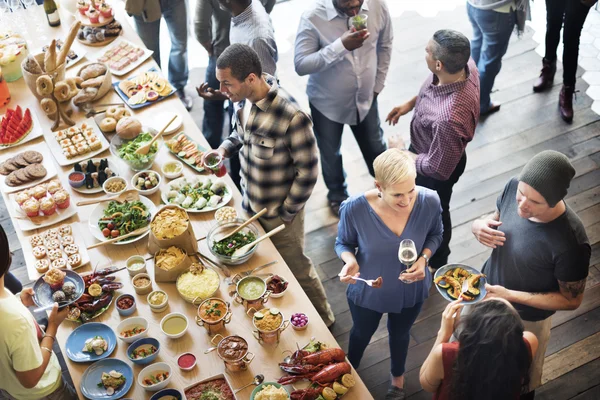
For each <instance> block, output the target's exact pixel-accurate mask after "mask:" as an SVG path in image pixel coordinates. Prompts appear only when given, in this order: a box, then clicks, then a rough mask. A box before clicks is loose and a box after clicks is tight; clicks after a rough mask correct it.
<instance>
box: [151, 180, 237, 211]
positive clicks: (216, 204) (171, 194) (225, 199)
mask: <svg viewBox="0 0 600 400" xmlns="http://www.w3.org/2000/svg"><path fill="white" fill-rule="evenodd" d="M232 197H233V193H232V191H231V188H230V187H229V186H228V185H227V184H226V183H225V181H224V180H222V179H219V178H216V177H213V176H211V175H196V176H194V177H189V178H188V177H182V178H178V179H175V180H173V181H171V182H169V183H168V184H166V185H165V186H164V187H163V188H162V189H161V199H162V201H163V202H164V203H165V204H173V205H177V206H179V207H181V208H183V209H184V210H186V211H187V212H190V213H203V212H209V211H214V210H217V209H219V208H221V207H223V206H224V205H226V204H227V203H229V201H230V200H231V198H232Z"/></svg>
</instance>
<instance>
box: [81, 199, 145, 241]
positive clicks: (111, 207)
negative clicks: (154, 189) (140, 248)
mask: <svg viewBox="0 0 600 400" xmlns="http://www.w3.org/2000/svg"><path fill="white" fill-rule="evenodd" d="M155 213H156V206H155V205H154V203H152V201H151V200H150V199H148V198H147V197H144V196H140V199H139V200H137V201H125V202H123V203H119V202H117V201H114V200H113V201H109V202H102V203H100V204H98V205H97V206H96V208H94V210H93V211H92V214H91V216H90V220H89V227H90V232H92V235H94V237H95V238H96V239H98V240H100V241H105V240H109V239H114V238H118V237H119V236H123V235H126V234H127V233H129V232H133V231H135V230H137V229H140V228H144V227H146V226H149V225H150V221H151V220H152V217H153V216H154V214H155ZM148 232H149V230H148V231H146V232H145V233H143V234H141V235H139V236H134V237H129V238H126V239H124V240H121V241H118V242H115V243H114V244H128V243H132V242H135V241H137V240H140V239H141V238H143V237H145V236H146V235H148Z"/></svg>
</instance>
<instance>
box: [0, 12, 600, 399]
mask: <svg viewBox="0 0 600 400" xmlns="http://www.w3.org/2000/svg"><path fill="white" fill-rule="evenodd" d="M442 26H443V27H448V28H453V29H458V30H461V31H463V32H465V34H467V35H468V36H470V35H471V28H470V25H469V23H468V20H467V19H466V15H465V11H464V9H456V10H454V11H447V12H443V13H440V14H439V15H438V16H437V17H435V18H428V19H424V18H423V17H421V16H419V15H417V14H415V13H405V14H403V15H402V16H401V17H398V18H395V19H394V34H395V38H396V40H395V42H394V56H393V59H392V65H391V67H390V73H389V75H388V79H387V86H386V90H385V91H384V92H383V93H382V94H381V96H380V97H379V102H380V116H381V117H383V118H385V115H386V114H387V112H388V111H389V110H390V109H391V107H393V106H395V105H397V104H399V103H400V102H402V101H404V100H405V99H408V98H409V97H411V96H412V95H414V93H415V91H416V90H417V89H418V87H419V86H420V84H421V82H422V80H423V78H424V76H425V75H426V74H427V71H425V70H424V67H425V65H424V62H423V55H424V50H423V49H424V47H425V44H426V42H427V40H428V39H429V37H430V35H431V33H432V32H433V31H435V30H436V29H439V28H440V27H442ZM531 36H532V32H531V31H529V32H527V33H526V34H525V35H524V37H523V38H521V39H517V38H516V37H513V38H512V40H511V45H510V47H509V50H508V52H507V55H506V56H505V57H504V60H503V67H502V71H501V72H500V74H499V75H498V77H497V79H496V86H495V91H494V93H493V94H492V98H493V99H494V100H495V101H499V102H501V103H502V109H501V111H500V112H499V113H497V114H495V115H492V116H490V117H488V118H486V119H482V121H481V123H480V124H479V127H478V129H477V132H476V136H475V139H474V140H473V142H471V143H470V144H469V146H468V148H467V154H468V163H467V168H466V171H465V173H464V175H463V176H462V177H461V179H460V181H459V182H458V183H457V185H456V186H455V192H454V195H453V198H452V202H451V210H452V218H453V226H454V228H453V238H452V242H451V248H452V254H451V261H454V262H464V263H467V264H471V265H474V266H480V265H481V264H482V263H483V262H484V261H485V260H486V259H487V257H488V256H489V253H490V251H489V249H487V248H485V247H483V246H482V245H480V244H479V243H478V242H477V241H476V240H475V239H474V238H473V236H472V234H471V232H470V225H471V222H472V221H473V220H474V219H476V218H478V217H480V216H481V215H483V214H486V213H489V212H491V211H493V209H494V207H495V201H496V198H497V196H498V194H499V193H500V192H501V191H502V189H503V187H504V184H505V183H506V182H507V180H508V179H509V178H510V177H512V176H515V175H517V174H518V173H519V171H520V169H521V168H522V167H523V165H525V163H526V162H527V161H528V160H529V159H530V158H531V157H532V156H533V155H534V154H536V153H538V152H539V151H542V150H546V149H554V150H557V151H561V152H563V153H565V154H566V155H567V156H568V157H569V158H570V159H571V160H572V162H573V164H574V166H575V168H576V171H577V175H576V177H575V179H574V180H573V182H572V184H571V188H570V190H569V194H568V197H567V203H568V204H569V206H570V207H571V208H572V209H573V210H574V211H576V212H577V213H578V215H579V217H580V218H581V219H582V221H583V223H584V225H585V227H586V230H587V233H588V236H589V238H590V241H591V244H592V260H591V269H590V276H589V278H588V282H587V287H586V292H585V295H584V300H583V303H582V305H581V306H580V307H579V309H577V310H575V311H560V312H557V313H556V314H555V316H554V317H553V327H552V336H551V340H550V344H549V346H548V350H547V352H546V369H545V371H544V382H545V383H544V385H543V386H542V387H541V388H540V389H538V391H537V396H536V398H537V399H553V400H562V399H573V400H587V399H598V398H600V374H599V373H598V370H599V368H600V357H599V356H600V350H599V349H600V117H599V116H598V115H597V114H595V113H594V112H593V111H592V110H591V109H590V104H591V100H590V99H589V97H587V96H586V95H585V94H584V93H585V89H586V88H587V84H586V83H585V82H584V81H583V80H581V79H579V81H578V89H579V90H580V91H581V92H580V93H579V94H578V99H577V102H576V104H575V110H576V115H575V120H574V121H573V123H572V124H570V125H567V124H565V123H563V122H562V121H561V120H560V117H559V115H558V110H557V98H558V91H559V90H560V83H559V79H557V80H556V84H555V86H554V88H553V89H552V90H551V91H549V92H547V93H542V94H533V93H532V91H531V86H532V83H533V81H534V80H535V78H536V77H537V75H538V73H539V67H540V64H541V62H540V61H541V60H540V57H539V56H538V55H537V54H536V53H535V51H534V49H535V47H536V46H537V43H536V42H535V41H534V40H533V39H532V38H531ZM292 58H293V52H286V53H282V54H280V60H279V64H278V68H279V71H280V73H279V77H280V79H281V81H282V83H284V86H285V87H286V89H288V90H289V91H290V92H292V93H293V94H294V96H296V97H297V98H298V99H299V100H300V101H301V102H303V103H304V104H306V98H305V96H304V88H305V84H306V79H305V78H300V79H298V77H297V76H296V75H295V73H294V71H293V62H292ZM561 70H562V66H560V65H559V72H558V73H557V76H560V73H561V72H560V71H561ZM583 73H584V70H583V69H581V68H579V70H578V76H579V77H580V76H581V75H582V74H583ZM203 77H204V71H203V70H192V71H191V77H190V81H191V82H192V84H198V83H199V82H202V81H203V79H204V78H203ZM193 115H194V119H195V121H197V122H201V121H202V109H201V107H195V109H194V111H193ZM409 121H410V115H409V116H406V117H403V118H402V119H401V120H400V123H399V125H398V126H397V127H396V128H393V129H390V128H389V127H387V126H386V127H384V129H385V133H386V136H387V135H390V134H395V133H401V134H402V135H403V136H404V137H407V136H408V123H409ZM342 154H343V156H344V164H345V166H346V171H347V173H348V183H349V191H350V193H351V194H356V193H361V192H363V191H365V190H367V189H369V188H371V187H373V179H372V177H371V176H370V175H368V171H367V167H366V165H365V164H364V162H363V161H362V156H361V155H360V152H359V150H358V146H357V145H356V142H355V140H354V139H353V138H352V135H351V133H350V132H346V134H345V135H344V139H343V145H342ZM306 210H307V218H306V225H307V226H306V231H307V232H308V233H307V237H306V239H307V240H306V251H307V254H308V255H309V256H310V257H311V258H312V260H313V261H314V263H315V265H316V266H317V272H318V273H319V277H320V278H321V279H322V280H323V283H324V285H325V288H326V290H327V293H328V296H329V300H330V302H331V304H332V307H333V310H334V312H335V314H336V321H337V322H336V324H335V325H334V326H333V327H332V332H333V333H334V335H335V336H336V338H337V340H338V341H339V343H340V345H341V346H342V348H344V349H347V346H348V337H349V332H350V329H351V327H352V319H351V316H350V312H349V310H348V305H347V302H346V298H345V288H346V287H345V285H344V284H342V283H340V282H339V280H338V279H337V277H336V275H337V273H338V272H339V270H340V268H341V265H342V263H341V261H339V260H338V259H337V257H336V255H335V252H334V250H333V245H334V242H335V236H336V233H337V225H336V224H337V220H336V219H335V218H334V217H333V216H332V215H331V214H330V212H329V209H328V207H327V201H326V188H325V185H324V183H323V180H322V177H319V181H318V183H317V186H316V187H315V190H314V192H313V195H312V197H311V199H310V200H309V202H308V204H307V206H306ZM0 224H1V225H2V226H3V227H4V229H5V230H6V231H7V233H8V235H9V240H10V244H11V250H12V251H13V252H14V257H13V266H12V268H11V271H12V272H13V273H15V275H16V276H17V277H18V278H19V279H20V280H21V281H22V282H23V283H24V284H25V285H30V284H31V282H29V280H28V278H27V274H26V270H25V268H24V261H23V254H22V251H21V250H20V249H21V246H20V243H19V242H18V241H17V239H16V235H15V234H14V228H13V227H12V224H11V221H10V219H9V218H8V213H7V212H6V207H5V205H4V204H3V203H2V202H1V200H0ZM446 304H447V303H446V302H445V300H443V299H442V298H441V296H440V295H439V294H438V293H437V292H436V291H435V289H434V290H432V292H431V295H430V297H429V298H428V299H427V301H426V302H425V304H424V305H423V308H422V310H421V313H420V315H419V317H418V319H417V321H416V323H415V325H414V326H413V328H412V330H411V342H410V345H409V346H410V348H409V353H408V358H407V362H406V367H407V368H406V370H407V372H406V375H405V378H406V379H405V380H406V386H405V388H406V391H407V393H408V395H409V398H410V399H431V395H430V394H429V393H426V392H424V391H422V390H421V387H420V385H419V381H418V371H419V368H420V366H421V364H422V362H423V361H424V360H425V358H426V357H427V355H428V353H429V351H430V349H431V346H432V345H433V343H434V341H435V335H436V333H437V330H438V328H439V322H440V313H441V311H442V310H443V308H444V307H445V306H446ZM386 322H387V317H386V316H384V317H383V318H382V321H381V324H380V326H379V328H378V329H377V331H376V332H375V334H374V336H373V338H372V340H371V343H370V345H369V347H368V348H367V350H366V352H365V356H364V358H363V360H362V363H361V365H360V368H358V372H359V374H360V376H361V378H362V379H363V380H364V382H365V383H366V384H367V386H368V387H369V389H370V390H371V393H372V394H373V396H374V397H375V399H378V400H379V399H383V398H384V396H385V392H386V391H387V389H388V386H389V369H390V359H389V348H388V333H387V328H386ZM63 365H64V363H63Z"/></svg>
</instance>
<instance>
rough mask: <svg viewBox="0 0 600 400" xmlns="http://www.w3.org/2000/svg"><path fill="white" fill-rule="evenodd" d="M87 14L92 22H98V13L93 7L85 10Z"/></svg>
mask: <svg viewBox="0 0 600 400" xmlns="http://www.w3.org/2000/svg"><path fill="white" fill-rule="evenodd" d="M87 16H88V18H89V19H90V22H91V23H92V24H97V23H99V22H100V13H99V12H98V10H96V9H95V8H90V9H89V10H88V11H87Z"/></svg>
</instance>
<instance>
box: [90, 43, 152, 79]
mask: <svg viewBox="0 0 600 400" xmlns="http://www.w3.org/2000/svg"><path fill="white" fill-rule="evenodd" d="M124 46H128V47H127V48H133V49H134V50H133V51H136V55H137V59H135V61H131V62H130V63H129V64H127V66H125V67H124V68H121V69H117V68H114V67H113V66H112V64H113V63H111V62H110V59H108V60H104V58H105V57H106V55H107V54H109V52H114V51H116V50H119V48H120V47H121V48H123V47H124ZM153 53H154V52H153V51H152V50H149V49H147V48H146V47H143V46H136V45H135V44H133V43H131V42H129V41H128V40H125V39H123V38H118V39H117V40H115V41H114V42H113V43H111V46H110V47H109V48H107V49H103V51H102V53H101V54H100V53H98V55H97V56H96V57H95V58H96V60H97V61H99V62H104V63H106V64H108V65H109V67H110V72H111V73H112V74H113V75H115V76H122V75H126V74H128V73H130V72H131V71H133V70H134V69H136V68H137V67H139V66H140V65H142V64H143V63H144V62H145V61H146V60H147V59H148V58H149V57H150V56H151V55H152V54H153Z"/></svg>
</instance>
